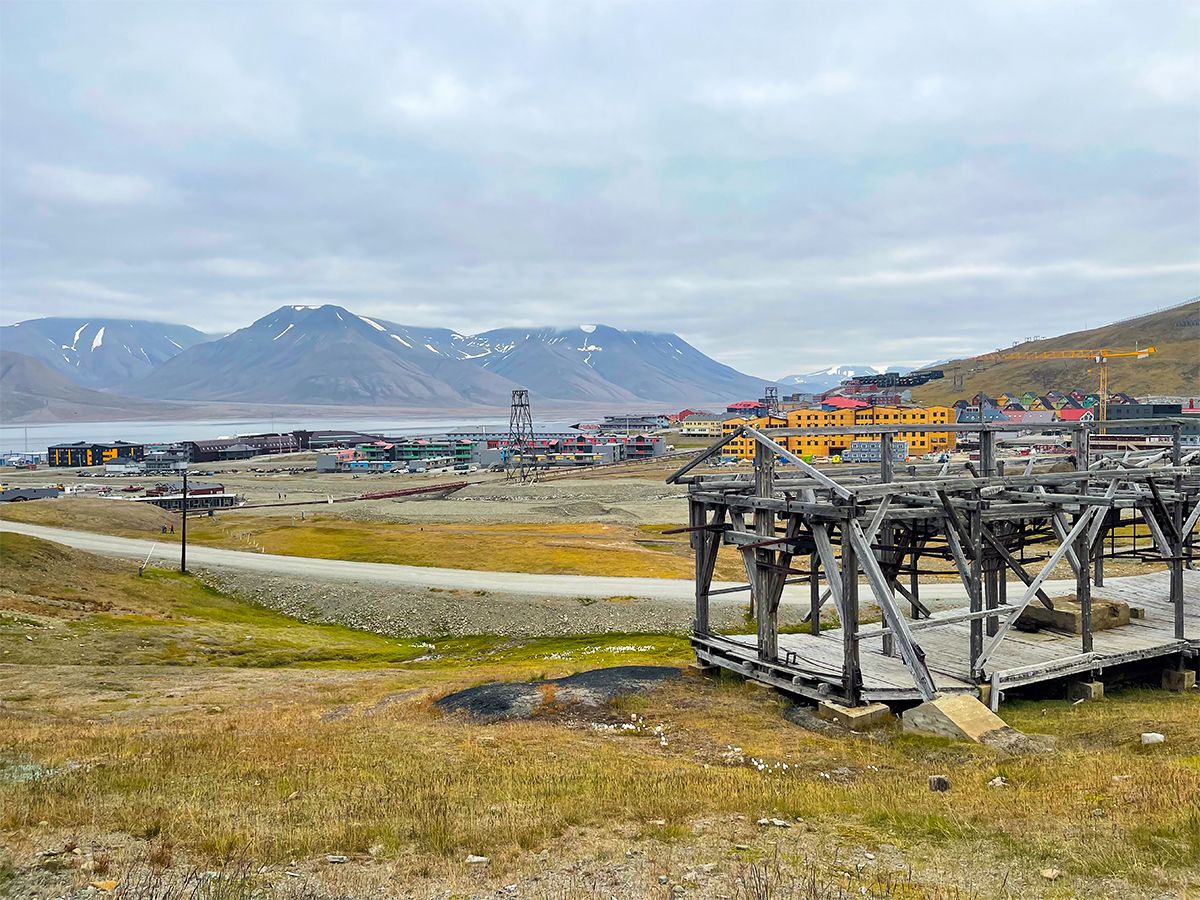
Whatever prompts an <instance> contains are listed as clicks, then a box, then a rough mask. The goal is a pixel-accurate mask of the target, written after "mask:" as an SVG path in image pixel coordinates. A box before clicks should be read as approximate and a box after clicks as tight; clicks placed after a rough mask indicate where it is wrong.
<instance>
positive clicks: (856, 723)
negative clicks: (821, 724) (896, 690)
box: [817, 700, 892, 731]
mask: <svg viewBox="0 0 1200 900" xmlns="http://www.w3.org/2000/svg"><path fill="white" fill-rule="evenodd" d="M817 716H818V717H820V718H822V719H824V720H825V721H826V722H836V723H837V724H839V725H841V726H842V727H843V728H849V729H852V730H854V731H864V730H866V729H868V728H877V727H878V726H880V725H886V724H887V723H888V722H891V721H892V711H891V710H890V709H888V708H887V707H886V706H885V705H884V704H882V703H870V704H868V705H867V706H842V705H841V704H840V703H834V702H832V701H831V700H822V701H821V702H820V703H818V704H817Z"/></svg>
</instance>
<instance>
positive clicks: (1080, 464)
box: [1071, 428, 1088, 472]
mask: <svg viewBox="0 0 1200 900" xmlns="http://www.w3.org/2000/svg"><path fill="white" fill-rule="evenodd" d="M1071 449H1072V450H1073V451H1074V452H1075V468H1076V469H1077V470H1078V471H1080V472H1086V471H1087V470H1088V433H1087V430H1086V429H1083V428H1080V429H1077V430H1076V431H1073V432H1071Z"/></svg>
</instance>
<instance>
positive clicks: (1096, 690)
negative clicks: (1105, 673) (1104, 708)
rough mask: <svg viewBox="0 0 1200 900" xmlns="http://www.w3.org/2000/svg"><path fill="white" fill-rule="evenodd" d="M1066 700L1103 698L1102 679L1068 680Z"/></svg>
mask: <svg viewBox="0 0 1200 900" xmlns="http://www.w3.org/2000/svg"><path fill="white" fill-rule="evenodd" d="M1067 699H1068V700H1103V699H1104V682H1103V681H1068V682H1067Z"/></svg>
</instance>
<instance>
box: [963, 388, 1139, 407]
mask: <svg viewBox="0 0 1200 900" xmlns="http://www.w3.org/2000/svg"><path fill="white" fill-rule="evenodd" d="M1108 402H1109V405H1110V406H1111V405H1118V406H1120V405H1127V404H1136V403H1137V402H1138V401H1137V400H1136V399H1134V398H1133V397H1131V396H1129V395H1128V394H1126V393H1125V392H1124V391H1118V392H1117V393H1115V394H1113V395H1111V396H1110V397H1109V400H1108ZM1099 405H1100V395H1099V394H1096V393H1084V392H1083V391H1080V390H1078V389H1075V390H1070V391H1066V392H1063V391H1058V390H1049V391H1046V393H1044V394H1037V393H1034V392H1033V391H1025V392H1024V393H1021V394H1017V393H1015V392H1005V393H1001V394H997V395H996V396H995V397H989V396H987V395H986V394H983V393H979V394H976V395H975V396H974V397H972V398H971V399H970V400H958V401H956V402H955V404H954V408H955V409H961V408H963V407H969V406H972V407H979V406H994V407H996V408H997V409H1002V410H1016V411H1020V410H1029V411H1032V412H1056V411H1058V410H1062V409H1093V408H1095V407H1098V406H1099Z"/></svg>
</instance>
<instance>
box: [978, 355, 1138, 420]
mask: <svg viewBox="0 0 1200 900" xmlns="http://www.w3.org/2000/svg"><path fill="white" fill-rule="evenodd" d="M1157 352H1158V351H1157V350H1156V349H1155V348H1154V347H1145V348H1143V349H1141V350H1108V349H1100V350H997V351H996V352H995V353H984V354H983V355H982V356H977V357H976V358H975V359H976V361H977V362H1002V361H1005V360H1012V359H1090V360H1093V361H1094V362H1096V363H1099V368H1100V391H1099V396H1100V410H1099V413H1100V414H1099V415H1098V416H1097V417H1096V418H1097V419H1098V420H1099V421H1101V422H1103V421H1104V420H1105V419H1107V418H1108V361H1109V360H1110V359H1119V358H1121V357H1129V356H1131V357H1134V358H1136V359H1145V358H1146V357H1147V356H1149V355H1150V354H1151V353H1157ZM1088 371H1091V370H1090V369H1089V370H1088Z"/></svg>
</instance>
